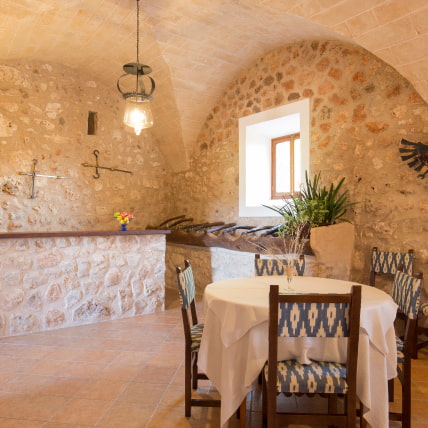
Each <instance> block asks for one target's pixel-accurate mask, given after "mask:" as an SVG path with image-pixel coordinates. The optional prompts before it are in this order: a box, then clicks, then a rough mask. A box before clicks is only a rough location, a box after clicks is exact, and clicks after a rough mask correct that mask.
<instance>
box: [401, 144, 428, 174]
mask: <svg viewBox="0 0 428 428" xmlns="http://www.w3.org/2000/svg"><path fill="white" fill-rule="evenodd" d="M401 144H402V147H400V153H402V155H401V160H403V161H409V162H407V165H408V166H409V168H413V169H414V170H415V171H417V172H420V174H418V177H419V178H422V179H423V178H425V176H426V175H427V174H428V145H427V144H423V143H421V142H418V143H412V142H411V141H407V140H405V139H404V138H403V139H402V140H401ZM424 168H425V171H424V172H421V171H422V170H423V169H424Z"/></svg>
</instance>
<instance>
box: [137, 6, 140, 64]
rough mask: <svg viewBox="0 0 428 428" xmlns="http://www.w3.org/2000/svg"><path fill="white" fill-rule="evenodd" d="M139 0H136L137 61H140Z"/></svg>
mask: <svg viewBox="0 0 428 428" xmlns="http://www.w3.org/2000/svg"><path fill="white" fill-rule="evenodd" d="M139 53H140V0H137V63H138V64H139V63H140V58H139Z"/></svg>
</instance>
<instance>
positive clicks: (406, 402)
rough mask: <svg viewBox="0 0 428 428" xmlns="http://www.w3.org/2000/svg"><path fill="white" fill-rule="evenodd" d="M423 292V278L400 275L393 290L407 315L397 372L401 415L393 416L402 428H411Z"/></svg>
mask: <svg viewBox="0 0 428 428" xmlns="http://www.w3.org/2000/svg"><path fill="white" fill-rule="evenodd" d="M421 289H422V274H416V275H415V276H410V275H408V274H407V273H404V272H401V271H397V272H396V274H395V277H394V283H393V287H392V298H393V299H394V301H395V303H397V305H398V307H399V311H400V312H401V313H402V314H403V315H404V320H405V327H404V337H403V339H401V338H399V337H397V338H396V343H397V363H398V364H397V372H398V376H397V377H398V379H399V380H400V383H401V392H402V396H401V402H402V405H401V413H397V412H390V414H389V416H390V419H392V420H399V421H401V426H402V428H410V423H411V362H412V352H413V349H414V341H415V334H416V323H417V319H418V309H419V299H420V294H421ZM393 381H394V379H392V380H391V381H389V385H388V386H389V392H390V401H393V395H394V392H393V391H394V388H393V385H394V384H393Z"/></svg>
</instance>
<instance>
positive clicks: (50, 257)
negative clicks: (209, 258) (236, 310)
mask: <svg viewBox="0 0 428 428" xmlns="http://www.w3.org/2000/svg"><path fill="white" fill-rule="evenodd" d="M166 233H168V231H156V230H155V231H153V230H151V231H127V232H108V231H99V232H94V231H90V232H40V233H0V337H3V336H11V335H18V334H23V333H30V332H37V331H44V330H50V329H53V328H59V327H69V326H75V325H81V324H88V323H92V322H97V321H103V320H112V319H117V318H124V317H129V316H133V315H139V314H144V313H151V312H155V311H161V310H163V309H164V295H165V245H166V244H165V234H166Z"/></svg>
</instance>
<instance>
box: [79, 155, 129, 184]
mask: <svg viewBox="0 0 428 428" xmlns="http://www.w3.org/2000/svg"><path fill="white" fill-rule="evenodd" d="M93 153H94V156H95V165H93V164H90V163H88V162H83V163H82V164H81V165H82V166H86V167H89V168H95V174H94V175H93V176H92V177H94V178H100V173H99V171H98V170H99V169H108V170H109V171H118V172H125V173H126V174H132V171H126V170H124V169H118V168H113V167H109V166H100V165H99V163H98V155H99V154H100V151H99V150H94V151H93Z"/></svg>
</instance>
